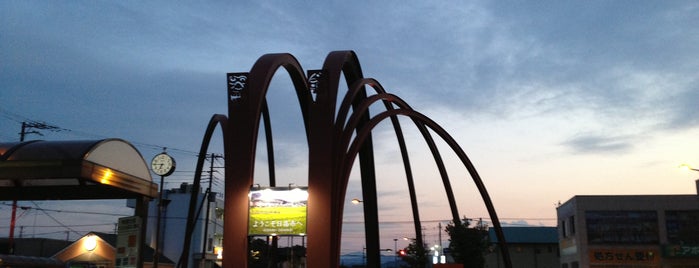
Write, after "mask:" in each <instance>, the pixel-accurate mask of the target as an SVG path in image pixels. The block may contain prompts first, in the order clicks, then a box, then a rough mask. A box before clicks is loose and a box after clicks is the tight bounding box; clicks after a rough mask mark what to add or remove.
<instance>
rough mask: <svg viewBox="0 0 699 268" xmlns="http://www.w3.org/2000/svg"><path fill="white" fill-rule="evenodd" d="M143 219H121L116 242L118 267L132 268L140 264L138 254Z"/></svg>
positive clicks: (133, 217) (135, 217)
mask: <svg viewBox="0 0 699 268" xmlns="http://www.w3.org/2000/svg"><path fill="white" fill-rule="evenodd" d="M140 236H141V218H140V217H138V216H132V217H124V218H119V225H118V226H117V242H116V259H115V262H116V267H117V268H132V267H136V265H137V263H138V252H139V251H140V250H141V245H139V243H138V241H139V240H138V238H139V237H140Z"/></svg>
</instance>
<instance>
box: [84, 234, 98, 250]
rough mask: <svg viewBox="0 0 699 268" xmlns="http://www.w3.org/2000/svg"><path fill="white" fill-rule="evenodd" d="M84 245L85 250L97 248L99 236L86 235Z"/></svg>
mask: <svg viewBox="0 0 699 268" xmlns="http://www.w3.org/2000/svg"><path fill="white" fill-rule="evenodd" d="M83 247H85V250H87V251H93V250H95V248H97V237H96V236H94V235H90V236H87V237H85V240H84V242H83Z"/></svg>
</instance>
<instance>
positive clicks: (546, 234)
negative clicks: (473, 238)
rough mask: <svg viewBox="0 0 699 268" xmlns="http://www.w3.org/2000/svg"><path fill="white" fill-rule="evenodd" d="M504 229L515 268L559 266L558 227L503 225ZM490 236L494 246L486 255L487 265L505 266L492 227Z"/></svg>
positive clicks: (489, 231) (552, 267)
mask: <svg viewBox="0 0 699 268" xmlns="http://www.w3.org/2000/svg"><path fill="white" fill-rule="evenodd" d="M502 231H503V233H504V235H505V240H506V241H507V248H508V252H509V253H510V258H511V260H512V267H513V268H524V267H532V268H533V267H537V268H557V267H559V261H558V258H559V252H558V233H557V231H556V227H502ZM488 237H489V240H490V244H491V245H492V246H491V248H490V250H489V253H488V254H486V255H485V267H488V268H497V267H505V266H504V264H503V261H502V254H501V253H500V250H499V249H497V248H496V247H497V243H498V239H497V236H496V235H495V229H493V228H492V227H491V228H489V230H488Z"/></svg>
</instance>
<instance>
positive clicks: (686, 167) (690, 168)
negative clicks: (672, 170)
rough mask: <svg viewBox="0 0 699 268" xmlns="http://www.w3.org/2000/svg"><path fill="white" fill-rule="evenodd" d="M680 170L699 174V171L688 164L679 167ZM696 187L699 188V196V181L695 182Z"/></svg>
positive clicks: (698, 191)
mask: <svg viewBox="0 0 699 268" xmlns="http://www.w3.org/2000/svg"><path fill="white" fill-rule="evenodd" d="M679 168H680V169H682V170H686V171H697V172H699V169H696V168H693V167H692V166H690V165H688V164H681V165H680V166H679ZM694 184H695V187H696V188H697V194H698V195H699V179H697V180H695V181H694Z"/></svg>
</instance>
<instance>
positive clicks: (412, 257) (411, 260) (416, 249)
mask: <svg viewBox="0 0 699 268" xmlns="http://www.w3.org/2000/svg"><path fill="white" fill-rule="evenodd" d="M404 250H405V255H401V259H402V260H403V261H404V262H406V263H408V265H409V266H408V267H411V268H422V267H425V265H427V251H426V250H425V245H419V244H418V243H417V241H416V240H415V239H413V240H412V241H411V242H410V244H409V245H408V247H407V248H405V249H404Z"/></svg>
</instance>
